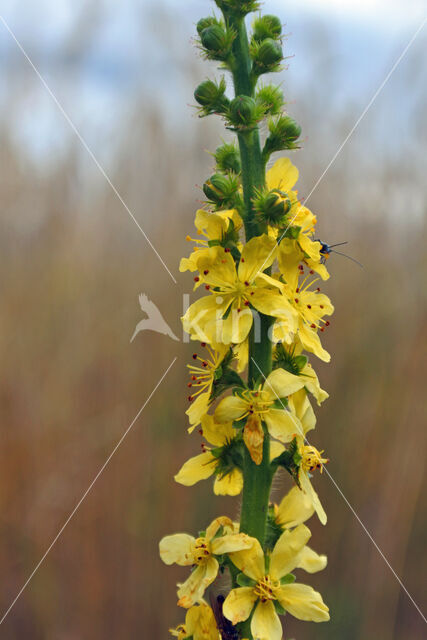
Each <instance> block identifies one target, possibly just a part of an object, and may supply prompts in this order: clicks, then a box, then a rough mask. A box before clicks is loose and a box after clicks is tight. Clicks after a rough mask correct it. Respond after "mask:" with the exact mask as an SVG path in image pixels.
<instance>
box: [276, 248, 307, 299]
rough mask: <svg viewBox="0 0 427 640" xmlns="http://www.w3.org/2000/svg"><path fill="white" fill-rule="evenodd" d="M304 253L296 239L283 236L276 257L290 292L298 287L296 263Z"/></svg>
mask: <svg viewBox="0 0 427 640" xmlns="http://www.w3.org/2000/svg"><path fill="white" fill-rule="evenodd" d="M303 257H304V255H303V253H302V251H301V250H300V248H299V246H298V244H297V242H296V240H290V239H288V238H283V240H282V242H281V243H280V245H279V249H278V252H277V258H278V263H279V269H280V272H281V273H282V274H283V276H284V278H285V280H286V282H287V284H288V285H289V290H290V292H291V293H293V292H294V291H295V289H296V288H297V287H298V276H299V270H298V265H299V263H300V262H301V260H302V259H303Z"/></svg>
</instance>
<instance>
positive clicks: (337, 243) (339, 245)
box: [328, 240, 348, 253]
mask: <svg viewBox="0 0 427 640" xmlns="http://www.w3.org/2000/svg"><path fill="white" fill-rule="evenodd" d="M343 244H348V240H346V241H345V242H336V243H335V244H330V245H328V246H329V248H330V249H333V248H334V247H341V246H342V245H343ZM336 253H338V251H336Z"/></svg>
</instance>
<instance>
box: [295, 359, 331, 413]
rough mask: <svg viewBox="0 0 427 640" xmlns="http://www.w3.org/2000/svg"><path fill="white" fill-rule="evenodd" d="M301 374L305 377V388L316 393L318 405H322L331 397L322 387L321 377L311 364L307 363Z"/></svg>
mask: <svg viewBox="0 0 427 640" xmlns="http://www.w3.org/2000/svg"><path fill="white" fill-rule="evenodd" d="M300 375H301V377H303V378H304V381H305V388H306V389H307V390H308V391H309V392H310V393H312V394H313V395H314V397H315V398H316V400H317V404H318V405H321V404H322V402H323V401H324V400H326V399H327V398H329V394H328V393H327V392H326V391H324V390H323V389H321V388H320V383H319V379H318V377H317V375H316V372H315V370H314V369H313V367H312V366H311V364H309V363H307V364H306V365H305V367H304V368H303V369H302V371H301V374H300Z"/></svg>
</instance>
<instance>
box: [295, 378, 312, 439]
mask: <svg viewBox="0 0 427 640" xmlns="http://www.w3.org/2000/svg"><path fill="white" fill-rule="evenodd" d="M289 408H290V409H291V411H292V412H293V413H294V414H295V415H296V416H297V418H298V419H299V421H300V423H301V425H302V433H303V434H304V435H306V434H307V433H308V432H309V431H310V430H311V429H314V427H315V426H316V416H315V415H314V411H313V408H312V406H311V404H310V400H309V399H308V397H307V393H306V391H305V389H301V390H300V391H297V392H296V393H294V394H292V396H291V397H290V398H289Z"/></svg>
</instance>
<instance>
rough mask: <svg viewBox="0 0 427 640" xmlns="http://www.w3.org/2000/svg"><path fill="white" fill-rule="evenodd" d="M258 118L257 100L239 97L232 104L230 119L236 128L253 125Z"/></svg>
mask: <svg viewBox="0 0 427 640" xmlns="http://www.w3.org/2000/svg"><path fill="white" fill-rule="evenodd" d="M255 117H256V104H255V100H254V99H253V98H251V97H249V96H237V98H234V100H232V101H231V103H230V110H229V118H230V122H232V124H234V125H235V126H242V125H249V124H252V123H253V121H254V118H255Z"/></svg>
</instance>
